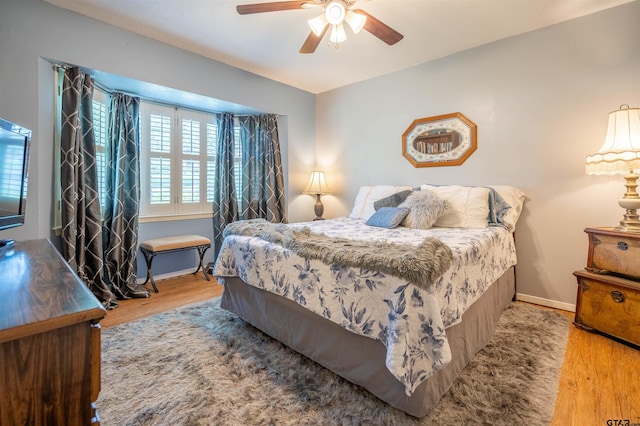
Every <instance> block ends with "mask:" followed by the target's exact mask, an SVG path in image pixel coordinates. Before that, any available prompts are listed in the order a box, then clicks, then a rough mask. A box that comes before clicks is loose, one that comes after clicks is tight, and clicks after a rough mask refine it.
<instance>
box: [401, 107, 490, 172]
mask: <svg viewBox="0 0 640 426" xmlns="http://www.w3.org/2000/svg"><path fill="white" fill-rule="evenodd" d="M477 147H478V142H477V127H476V125H475V124H474V123H473V122H472V121H471V120H469V119H468V118H467V117H465V116H464V115H462V114H460V113H459V112H454V113H451V114H444V115H436V116H434V117H425V118H418V119H416V120H413V122H412V123H411V125H410V126H409V127H408V128H407V130H405V132H404V133H403V134H402V155H403V156H404V157H405V158H406V159H407V160H409V162H410V163H411V164H413V166H414V167H438V166H459V165H460V164H462V163H464V162H465V160H466V159H467V158H469V156H470V155H471V154H472V153H473V152H474V151H475V150H476V149H477Z"/></svg>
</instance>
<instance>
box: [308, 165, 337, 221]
mask: <svg viewBox="0 0 640 426" xmlns="http://www.w3.org/2000/svg"><path fill="white" fill-rule="evenodd" d="M302 192H303V194H309V195H315V196H316V204H315V205H314V206H313V210H314V212H315V214H316V217H315V219H313V220H324V218H323V217H322V214H323V213H324V206H323V205H322V201H320V195H322V194H330V193H331V191H330V190H329V187H328V186H327V182H326V181H325V179H324V172H322V171H313V172H311V176H310V177H309V183H307V186H306V188H305V189H304V191H302Z"/></svg>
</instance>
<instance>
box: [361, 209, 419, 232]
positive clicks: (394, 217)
mask: <svg viewBox="0 0 640 426" xmlns="http://www.w3.org/2000/svg"><path fill="white" fill-rule="evenodd" d="M410 211H411V209H408V208H405V207H380V208H379V209H378V210H376V212H375V213H374V214H373V215H372V216H371V217H370V218H369V220H367V225H369V226H378V227H380V228H395V227H396V226H398V225H400V223H401V222H402V221H403V220H404V218H405V217H407V215H408V214H409V212H410Z"/></svg>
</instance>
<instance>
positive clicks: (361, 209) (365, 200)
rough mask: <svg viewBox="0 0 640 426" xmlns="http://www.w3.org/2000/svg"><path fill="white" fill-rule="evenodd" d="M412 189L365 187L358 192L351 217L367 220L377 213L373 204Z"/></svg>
mask: <svg viewBox="0 0 640 426" xmlns="http://www.w3.org/2000/svg"><path fill="white" fill-rule="evenodd" d="M407 189H411V187H410V186H391V185H376V186H363V187H361V188H360V190H359V191H358V195H356V199H355V201H354V203H353V210H351V214H350V215H349V217H352V218H356V219H364V220H367V219H369V218H370V217H371V216H373V214H374V213H375V212H376V209H375V207H374V206H373V203H375V202H376V201H378V200H380V199H382V198H385V197H388V196H389V195H391V194H395V193H396V192H400V191H404V190H407Z"/></svg>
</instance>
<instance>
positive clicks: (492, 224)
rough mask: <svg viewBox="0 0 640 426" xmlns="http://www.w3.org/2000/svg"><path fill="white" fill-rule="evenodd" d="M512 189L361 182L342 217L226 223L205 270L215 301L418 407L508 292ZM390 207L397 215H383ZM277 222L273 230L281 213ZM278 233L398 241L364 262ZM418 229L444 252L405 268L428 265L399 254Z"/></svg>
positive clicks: (382, 393)
mask: <svg viewBox="0 0 640 426" xmlns="http://www.w3.org/2000/svg"><path fill="white" fill-rule="evenodd" d="M425 193H429V194H430V195H429V197H431V198H430V201H429V202H428V203H426V204H428V207H429V208H428V209H427V210H429V211H433V210H434V202H435V203H436V204H438V203H440V204H442V206H440V207H442V208H441V209H440V210H442V211H441V212H439V213H438V214H437V215H435V216H436V217H435V219H434V217H429V219H428V220H427V221H426V222H425V221H423V220H421V219H420V215H419V214H418V213H419V212H420V209H423V210H425V208H424V207H425V201H424V198H420V199H418V201H415V200H414V198H415V197H417V196H418V195H420V196H425V195H426V194H425ZM434 195H435V197H433V196H434ZM412 200H413V205H412V204H411V201H412ZM434 200H435V201H434ZM443 200H444V201H445V202H444V203H442V201H443ZM523 201H524V194H523V193H522V192H521V191H519V190H517V189H516V188H514V187H510V186H495V187H461V186H430V185H423V186H421V187H419V188H412V187H398V186H375V187H362V188H361V189H360V191H359V192H358V196H357V197H356V200H355V202H354V207H353V210H352V212H351V214H350V215H349V217H343V218H336V219H331V220H326V221H317V222H307V223H297V224H291V225H288V226H286V233H285V234H284V235H286V236H287V237H286V238H284V237H282V236H281V235H280V234H278V235H279V237H278V238H274V237H273V235H272V234H271V233H270V234H268V235H267V236H265V235H264V234H260V233H256V231H255V229H254V228H251V229H249V230H248V231H246V229H247V228H246V227H245V228H242V227H237V228H236V229H235V230H232V232H230V233H229V234H227V235H226V237H225V240H224V242H223V245H222V247H221V249H220V252H219V255H218V257H217V259H216V263H215V266H214V270H213V274H214V275H215V276H216V278H217V279H218V281H219V282H221V283H222V284H224V292H223V296H222V300H221V306H222V307H223V308H224V309H227V310H229V311H232V312H235V313H236V314H238V315H239V316H240V317H241V318H243V319H244V320H245V321H247V322H249V323H250V324H252V325H253V326H255V327H256V328H258V329H260V330H262V331H264V332H265V333H267V334H269V335H270V336H272V337H273V338H275V339H277V340H279V341H281V342H282V343H284V344H285V345H287V346H289V347H291V348H292V349H294V350H296V351H298V352H300V353H302V354H303V355H305V356H307V357H309V358H310V359H312V360H314V361H316V362H317V363H319V364H321V365H323V366H324V367H326V368H328V369H330V370H332V371H334V372H335V373H337V374H339V375H340V376H342V377H344V378H345V379H347V380H349V381H351V382H353V383H355V384H357V385H360V386H362V387H364V388H365V389H367V390H368V391H369V392H371V393H372V394H374V395H376V396H377V397H378V398H380V399H381V400H383V401H385V402H387V403H388V404H390V405H392V406H393V407H396V408H398V409H400V410H402V411H404V412H406V413H408V414H410V415H412V416H415V417H423V416H425V415H427V414H428V413H429V411H430V410H431V409H432V408H433V407H434V405H435V404H436V403H437V402H438V400H439V399H440V398H441V397H442V395H444V393H446V392H447V390H448V389H449V387H450V386H451V384H452V383H453V381H454V380H455V378H456V377H457V375H458V374H459V373H460V371H462V369H463V368H464V367H465V366H466V364H467V363H468V362H469V361H470V360H471V358H472V357H473V356H474V355H475V354H476V353H477V352H478V351H479V350H480V349H482V347H484V346H485V345H486V344H487V343H488V342H489V341H490V339H491V337H492V335H493V330H494V329H495V326H496V324H497V321H498V319H499V317H500V314H501V313H502V311H503V310H504V308H505V307H506V306H508V305H509V303H510V302H511V300H512V299H513V298H514V295H515V264H516V250H515V242H514V238H513V232H514V229H515V223H516V221H517V219H518V217H519V215H520V212H521V209H522V203H523ZM407 209H408V210H409V212H407V211H406V210H407ZM399 210H402V211H401V212H400V213H398V215H396V216H402V215H404V216H403V219H402V220H400V221H399V220H398V219H397V217H393V218H392V219H389V217H388V216H389V215H390V214H391V213H394V212H398V211H399ZM436 210H437V209H436ZM382 212H386V213H385V214H386V216H385V217H384V218H383V220H382V222H381V223H380V222H379V223H375V222H376V217H378V219H379V216H384V215H382ZM416 212H418V213H416ZM414 213H416V214H414ZM412 218H413V219H412ZM416 218H418V219H416ZM390 221H391V223H390ZM242 225H248V224H242ZM374 225H375V226H374ZM403 225H405V226H403ZM409 225H410V226H409ZM427 225H428V226H427ZM279 227H280V228H279V230H282V231H283V232H284V230H283V229H282V227H285V225H279ZM239 229H240V230H242V232H240V231H239ZM290 233H293V234H294V235H295V236H299V235H300V234H302V233H305V234H304V235H306V236H309V235H311V236H312V237H318V238H320V237H319V236H321V238H329V239H331V240H330V243H331V244H338V245H335V246H334V247H336V249H335V250H330V251H333V252H335V253H340V252H341V251H345V252H348V251H350V250H349V247H350V245H351V246H352V247H356V248H359V247H360V246H363V247H365V248H367V247H369V248H370V249H369V248H367V250H370V251H371V253H370V255H371V257H373V258H376V259H377V257H376V256H380V255H381V254H382V255H385V256H386V253H387V248H388V247H389V245H394V246H401V247H403V248H404V249H405V250H409V251H407V252H399V255H398V256H399V259H393V258H392V259H391V260H390V261H389V265H392V266H393V265H396V264H398V265H400V266H399V267H398V268H397V270H393V269H389V268H390V266H388V265H386V267H383V266H381V267H380V270H376V268H372V267H370V266H367V267H362V266H359V265H360V263H357V262H356V263H353V262H352V263H349V262H342V263H330V262H327V259H326V258H322V257H321V256H317V257H316V256H315V255H314V256H311V257H309V255H307V254H306V252H304V251H302V252H300V250H299V248H298V240H296V241H295V243H292V242H291V238H289V235H290ZM426 241H433V242H435V243H441V246H437V245H436V246H437V248H438V249H439V250H443V249H442V246H444V247H445V249H444V250H445V251H447V250H448V251H449V252H450V256H449V257H448V259H449V262H448V263H447V262H445V261H443V264H442V265H436V266H437V267H440V269H441V270H436V271H435V272H434V273H433V274H431V275H430V274H427V273H425V274H423V275H418V276H416V275H415V274H413V273H415V272H416V270H417V271H418V272H420V271H422V270H425V269H428V268H431V267H432V266H431V265H429V264H423V263H419V267H416V268H414V269H413V270H409V272H407V271H405V269H404V266H402V265H403V264H406V263H412V262H414V260H413V259H414V258H413V257H412V256H413V254H412V253H413V252H411V250H415V251H423V250H424V249H423V245H424V243H425V242H426ZM340 244H344V245H346V248H344V247H342V246H341V245H340ZM371 247H373V248H371ZM351 251H357V250H356V249H353V250H351ZM335 253H331V255H332V256H334V257H331V259H334V258H335ZM366 253H369V252H366ZM407 253H408V254H407ZM443 257H446V256H443ZM402 259H405V260H406V259H409V261H408V262H404V263H403V261H402ZM418 260H419V259H418ZM418 260H416V262H417V261H418ZM394 262H395V263H394ZM437 267H434V268H435V269H437ZM409 269H411V268H409ZM412 274H413V275H412ZM408 277H409V278H408Z"/></svg>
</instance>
